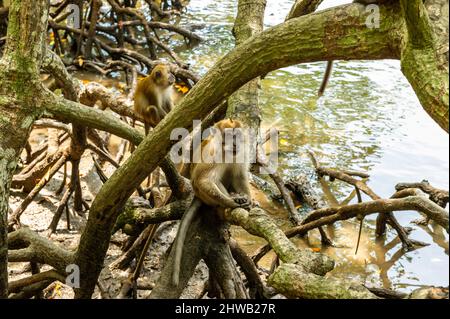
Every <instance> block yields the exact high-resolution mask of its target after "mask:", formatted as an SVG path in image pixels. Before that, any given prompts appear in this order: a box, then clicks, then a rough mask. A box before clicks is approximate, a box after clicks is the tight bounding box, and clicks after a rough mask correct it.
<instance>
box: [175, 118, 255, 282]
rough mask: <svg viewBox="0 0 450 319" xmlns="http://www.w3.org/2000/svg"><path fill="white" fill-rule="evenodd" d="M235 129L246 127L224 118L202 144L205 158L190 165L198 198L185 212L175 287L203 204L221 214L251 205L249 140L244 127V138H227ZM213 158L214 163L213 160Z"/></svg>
mask: <svg viewBox="0 0 450 319" xmlns="http://www.w3.org/2000/svg"><path fill="white" fill-rule="evenodd" d="M233 129H243V126H242V123H241V122H239V121H237V120H222V121H220V122H218V123H216V124H215V125H214V127H213V133H212V134H211V135H210V136H209V137H208V138H207V139H206V140H204V141H203V142H202V143H201V145H200V150H201V153H202V160H201V161H200V162H199V163H191V165H190V174H191V182H192V186H193V189H194V194H195V198H194V200H193V202H192V204H191V207H190V208H189V209H188V210H187V211H186V212H185V214H184V217H183V219H182V221H181V224H180V226H179V229H178V234H177V237H176V240H175V244H174V249H175V257H174V268H173V273H172V283H173V285H174V286H178V284H179V277H180V266H181V257H182V254H183V245H184V241H185V239H186V234H187V230H188V228H189V225H190V224H191V222H192V220H193V219H194V217H195V213H196V212H197V211H198V209H199V208H200V206H201V205H202V204H204V205H207V206H210V207H212V208H214V209H215V210H216V212H219V213H220V212H223V211H224V210H225V209H227V208H231V209H234V208H238V207H243V208H246V207H249V206H251V194H250V183H249V177H248V174H249V168H250V165H249V159H248V154H247V152H248V143H247V140H246V138H245V136H244V135H245V134H244V132H243V130H240V133H242V134H241V137H242V138H241V139H239V138H238V137H235V136H233V138H232V141H230V139H227V138H226V135H227V134H229V133H232V132H233V131H232V130H233ZM237 133H238V134H239V132H237ZM218 154H221V156H219V155H218ZM226 154H228V155H226ZM203 155H205V156H206V157H209V158H208V160H205V157H204V156H203ZM216 155H217V157H215V156H216ZM227 156H228V157H227ZM212 158H214V162H211V161H210V160H209V159H212ZM227 158H228V159H230V158H231V159H232V160H231V161H230V162H231V163H230V162H228V163H225V159H227Z"/></svg>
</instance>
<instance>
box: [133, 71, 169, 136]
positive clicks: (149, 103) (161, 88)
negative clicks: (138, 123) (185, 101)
mask: <svg viewBox="0 0 450 319" xmlns="http://www.w3.org/2000/svg"><path fill="white" fill-rule="evenodd" d="M174 83H175V76H174V75H173V74H172V73H171V72H170V70H169V67H168V66H167V65H164V64H158V65H157V66H155V67H154V68H153V70H152V72H151V73H150V75H149V76H147V77H145V78H144V79H142V80H140V81H139V83H138V85H137V88H136V93H135V94H134V111H135V112H136V114H139V115H140V116H142V118H143V119H144V125H145V134H146V135H147V134H148V132H149V130H150V127H155V126H156V125H158V123H159V122H161V120H162V119H163V118H164V117H165V116H166V115H167V113H169V112H170V111H171V110H172V108H173V94H174V91H173V84H174Z"/></svg>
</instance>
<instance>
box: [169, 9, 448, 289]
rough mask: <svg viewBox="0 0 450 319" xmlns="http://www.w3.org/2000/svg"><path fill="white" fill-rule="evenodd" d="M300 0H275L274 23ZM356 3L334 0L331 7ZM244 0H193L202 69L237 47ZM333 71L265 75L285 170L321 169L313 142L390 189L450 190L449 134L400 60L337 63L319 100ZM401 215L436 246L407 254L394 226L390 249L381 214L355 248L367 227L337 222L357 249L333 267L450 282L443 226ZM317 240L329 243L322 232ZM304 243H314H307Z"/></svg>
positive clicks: (245, 238)
mask: <svg viewBox="0 0 450 319" xmlns="http://www.w3.org/2000/svg"><path fill="white" fill-rule="evenodd" d="M292 2H293V1H287V0H281V1H271V0H269V1H268V5H267V9H266V17H265V27H266V28H268V27H271V26H274V25H276V24H278V23H282V22H283V21H284V18H285V16H286V15H287V13H288V12H289V9H290V6H291V4H292ZM348 2H349V1H324V4H323V5H322V6H321V8H325V7H331V6H334V5H340V4H343V3H348ZM236 3H237V1H235V0H222V1H214V0H192V1H191V2H190V5H189V7H188V13H187V14H186V15H184V16H183V17H182V19H181V21H180V24H181V25H188V24H191V25H192V24H196V25H197V27H199V28H200V29H198V30H197V31H196V32H197V33H198V34H200V35H201V36H202V37H204V39H205V42H203V43H202V44H200V45H198V46H197V47H195V48H194V49H193V50H187V51H181V50H180V51H181V52H180V55H181V56H182V57H183V58H184V59H186V60H188V61H189V62H190V63H191V65H192V68H193V69H194V70H195V71H197V72H198V73H200V74H204V73H205V72H206V71H207V70H208V69H209V68H211V67H212V66H213V65H214V63H215V62H216V61H217V60H218V59H219V58H220V57H222V56H223V55H224V54H226V53H227V52H228V51H230V50H231V49H232V48H233V47H234V39H233V36H232V33H231V30H232V27H233V23H234V18H235V16H236V10H237V4H236ZM175 41H176V40H174V42H175ZM324 70H325V63H312V64H304V65H299V66H292V67H288V68H285V69H282V70H278V71H274V72H271V73H270V74H269V75H268V76H267V77H266V79H265V80H263V81H262V91H261V107H262V109H263V121H264V123H263V126H266V127H269V126H276V127H278V128H279V129H281V139H280V148H281V152H280V162H281V167H280V172H281V173H282V174H283V176H284V177H286V178H288V177H290V176H296V175H297V174H299V173H305V172H306V173H307V174H311V175H313V168H312V165H311V162H310V160H309V158H308V157H307V156H306V154H305V149H306V148H311V149H313V150H315V151H316V153H317V154H318V156H319V159H320V161H321V163H323V164H324V165H328V166H332V167H341V168H349V169H356V170H363V171H367V172H369V173H370V175H371V178H370V180H369V182H368V185H369V186H370V187H371V188H372V189H373V190H374V191H375V192H376V193H377V194H379V195H380V196H382V197H389V196H391V195H392V194H393V192H394V186H395V184H397V183H398V182H418V181H421V180H422V179H427V180H429V181H430V183H431V184H432V185H434V186H436V187H440V188H444V189H448V187H449V174H448V172H449V146H448V145H449V136H448V134H447V133H445V132H444V131H443V130H442V129H440V128H439V126H438V125H437V124H436V123H435V122H433V120H432V119H431V118H430V117H429V116H428V115H427V114H426V113H425V111H424V110H423V109H422V107H421V106H420V103H419V101H418V100H417V98H416V96H415V94H414V91H413V90H412V88H411V87H410V85H409V83H408V82H407V80H406V79H405V78H404V76H403V75H402V73H401V71H400V63H399V61H393V60H383V61H351V62H345V61H342V62H336V63H335V68H334V71H333V75H332V79H331V81H330V84H329V86H328V89H327V91H326V93H325V95H324V96H323V97H322V98H320V99H317V97H316V96H317V90H318V88H319V86H320V83H321V80H322V76H323V73H324ZM316 185H318V184H316ZM331 189H332V191H333V192H334V194H335V195H336V197H337V199H338V200H342V199H344V198H345V197H346V196H347V195H348V194H349V193H350V192H351V190H352V189H351V187H349V186H348V185H345V184H342V183H339V182H335V183H333V184H332V185H331ZM273 205H275V204H273ZM276 207H279V206H276ZM396 217H397V218H398V220H399V221H400V223H401V224H402V225H404V226H412V227H413V231H412V233H411V238H414V239H417V240H420V241H424V242H427V243H430V244H431V245H430V246H428V247H425V248H421V249H419V250H416V251H414V252H409V253H406V254H405V253H403V252H402V251H401V245H400V243H399V242H398V240H395V237H396V236H395V233H393V232H392V231H389V232H388V236H387V240H386V244H388V243H389V242H391V241H393V242H392V243H390V244H388V245H387V247H384V245H383V244H380V243H378V244H377V243H375V239H374V234H373V233H374V232H373V230H374V225H373V224H374V223H373V220H374V217H371V218H369V221H368V222H367V223H366V225H365V228H364V231H363V238H362V246H361V248H360V251H359V253H358V255H356V256H355V255H354V246H355V242H356V235H357V230H358V225H357V223H356V222H347V223H341V224H339V225H337V226H336V227H335V228H334V233H335V237H334V241H335V242H337V243H338V244H339V245H342V246H347V248H329V249H326V250H325V252H326V253H328V254H330V256H332V257H334V258H335V260H336V261H337V267H336V269H335V270H334V271H333V274H334V275H335V276H339V277H343V278H356V279H358V280H360V281H361V280H362V281H364V282H366V283H369V284H372V285H375V286H384V287H386V288H394V289H400V290H405V291H408V290H411V289H413V288H415V285H440V286H447V285H448V280H449V279H448V277H449V272H448V270H449V259H448V236H447V234H446V233H445V231H443V230H442V229H441V228H440V227H435V228H436V229H434V230H431V228H432V227H430V228H427V229H422V228H420V227H418V226H415V225H411V224H410V221H412V220H414V219H417V218H418V217H420V216H419V215H418V214H417V213H416V212H401V213H396ZM284 226H285V225H284ZM331 230H333V229H330V231H331ZM234 232H235V233H236V235H237V236H238V237H240V239H241V241H242V242H243V246H244V247H245V248H246V249H247V250H249V251H252V250H253V249H255V248H256V247H259V245H261V244H262V243H264V241H262V240H260V239H257V238H255V237H253V236H250V235H248V234H246V233H245V232H244V231H240V230H235V231H234ZM310 244H311V245H312V246H316V247H319V246H320V245H319V243H318V239H317V237H314V236H312V239H311V243H310ZM386 244H385V245H386ZM299 245H303V246H305V247H306V244H305V243H304V242H299ZM311 245H310V246H311ZM263 262H264V260H263ZM268 262H270V259H269V258H266V259H265V263H268Z"/></svg>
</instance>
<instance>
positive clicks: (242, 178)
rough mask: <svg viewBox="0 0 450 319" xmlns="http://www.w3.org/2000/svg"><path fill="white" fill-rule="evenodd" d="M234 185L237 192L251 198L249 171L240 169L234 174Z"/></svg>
mask: <svg viewBox="0 0 450 319" xmlns="http://www.w3.org/2000/svg"><path fill="white" fill-rule="evenodd" d="M232 187H233V190H234V192H235V193H238V194H244V195H247V196H248V198H249V199H250V197H251V194H250V182H249V180H248V173H247V172H245V171H240V172H238V173H237V174H236V175H235V176H233V181H232Z"/></svg>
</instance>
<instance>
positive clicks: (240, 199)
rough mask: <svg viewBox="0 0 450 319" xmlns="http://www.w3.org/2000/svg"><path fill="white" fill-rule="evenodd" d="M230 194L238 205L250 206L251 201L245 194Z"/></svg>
mask: <svg viewBox="0 0 450 319" xmlns="http://www.w3.org/2000/svg"><path fill="white" fill-rule="evenodd" d="M230 196H231V198H233V200H234V201H235V203H236V204H238V205H239V207H242V208H250V207H251V206H252V201H251V199H250V198H249V197H248V196H247V195H244V194H237V193H232V194H230Z"/></svg>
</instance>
